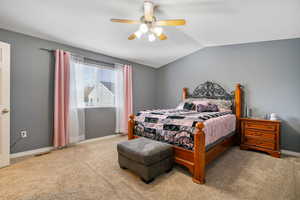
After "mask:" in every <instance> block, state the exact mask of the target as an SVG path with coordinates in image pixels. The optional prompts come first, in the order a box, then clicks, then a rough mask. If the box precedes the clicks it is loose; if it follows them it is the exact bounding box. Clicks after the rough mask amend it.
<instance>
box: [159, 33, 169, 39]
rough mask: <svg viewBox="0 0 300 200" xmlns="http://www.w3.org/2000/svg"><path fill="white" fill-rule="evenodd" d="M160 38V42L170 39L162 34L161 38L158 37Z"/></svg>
mask: <svg viewBox="0 0 300 200" xmlns="http://www.w3.org/2000/svg"><path fill="white" fill-rule="evenodd" d="M158 38H159V39H160V40H166V39H168V37H167V36H166V35H165V34H163V33H162V34H160V36H158Z"/></svg>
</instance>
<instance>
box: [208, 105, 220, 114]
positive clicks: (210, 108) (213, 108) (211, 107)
mask: <svg viewBox="0 0 300 200" xmlns="http://www.w3.org/2000/svg"><path fill="white" fill-rule="evenodd" d="M206 111H207V112H218V111H219V108H218V106H217V105H216V104H211V103H210V104H208V105H207V108H206Z"/></svg>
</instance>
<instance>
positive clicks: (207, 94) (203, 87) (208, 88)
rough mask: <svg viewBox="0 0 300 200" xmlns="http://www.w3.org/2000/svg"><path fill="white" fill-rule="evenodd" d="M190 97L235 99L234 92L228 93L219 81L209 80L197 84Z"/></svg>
mask: <svg viewBox="0 0 300 200" xmlns="http://www.w3.org/2000/svg"><path fill="white" fill-rule="evenodd" d="M188 97H189V98H208V99H225V100H233V98H234V94H229V93H227V92H226V90H225V89H224V88H223V87H222V86H220V85H219V84H217V83H213V82H210V81H207V82H205V83H202V84H200V85H199V86H197V87H196V89H195V90H194V91H193V93H192V94H191V95H189V96H188Z"/></svg>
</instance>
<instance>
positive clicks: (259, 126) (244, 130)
mask: <svg viewBox="0 0 300 200" xmlns="http://www.w3.org/2000/svg"><path fill="white" fill-rule="evenodd" d="M280 126H281V122H280V121H275V120H274V121H273V120H264V119H254V118H241V146H240V148H241V149H244V150H246V149H255V150H259V151H264V152H267V153H268V154H270V155H271V156H273V157H276V158H280Z"/></svg>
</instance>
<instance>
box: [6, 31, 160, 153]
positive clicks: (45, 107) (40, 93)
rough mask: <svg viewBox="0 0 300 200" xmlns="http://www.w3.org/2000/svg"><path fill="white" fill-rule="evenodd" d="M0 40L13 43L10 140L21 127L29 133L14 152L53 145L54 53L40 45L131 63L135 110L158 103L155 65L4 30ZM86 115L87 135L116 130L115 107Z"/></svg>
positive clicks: (108, 60)
mask: <svg viewBox="0 0 300 200" xmlns="http://www.w3.org/2000/svg"><path fill="white" fill-rule="evenodd" d="M0 41H3V42H7V43H10V44H11V106H12V113H11V143H14V142H15V141H17V140H18V138H19V132H20V130H23V129H26V130H27V131H28V134H29V137H28V138H25V139H22V140H20V141H19V142H18V143H17V144H16V145H15V146H14V147H13V148H11V152H12V153H16V152H21V151H27V150H32V149H37V148H42V147H46V146H50V145H52V131H53V127H52V124H53V120H52V118H53V86H54V82H53V77H54V67H53V65H54V56H53V55H52V54H51V53H49V52H46V51H42V50H40V48H49V49H57V48H61V49H64V50H68V51H71V52H74V53H77V54H81V55H84V56H87V57H91V58H94V59H96V60H102V61H107V62H118V63H124V64H126V63H127V64H128V63H129V64H132V65H133V95H134V102H133V104H134V111H137V110H141V109H149V108H153V107H154V106H155V85H154V84H153V80H155V69H153V68H150V67H146V66H143V65H139V64H136V63H131V62H128V61H124V60H120V59H116V58H112V57H109V56H105V55H101V54H97V53H93V52H90V51H85V50H82V49H78V48H73V47H70V46H66V45H62V44H58V43H55V42H51V41H46V40H42V39H38V38H34V37H30V36H26V35H23V34H19V33H14V32H10V31H6V30H3V29H0ZM124 51H126V49H124ZM86 116H87V120H86V121H87V138H93V137H100V136H104V135H108V134H113V133H114V127H115V121H114V118H113V116H114V110H113V109H108V108H103V109H102V108H97V109H95V110H87V112H86ZM98 120H101V122H100V121H98Z"/></svg>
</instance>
